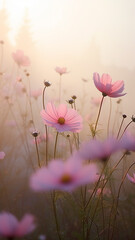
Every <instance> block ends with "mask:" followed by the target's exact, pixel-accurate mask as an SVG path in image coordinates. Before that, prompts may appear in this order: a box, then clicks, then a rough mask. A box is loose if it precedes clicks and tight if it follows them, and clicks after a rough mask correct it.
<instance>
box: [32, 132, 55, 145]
mask: <svg viewBox="0 0 135 240" xmlns="http://www.w3.org/2000/svg"><path fill="white" fill-rule="evenodd" d="M51 138H52V135H51V134H48V140H51ZM36 141H37V144H39V143H42V142H45V141H46V134H42V135H41V134H40V135H39V136H37V138H36ZM32 143H34V144H35V139H33V141H32Z"/></svg>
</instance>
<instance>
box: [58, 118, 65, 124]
mask: <svg viewBox="0 0 135 240" xmlns="http://www.w3.org/2000/svg"><path fill="white" fill-rule="evenodd" d="M58 123H59V124H61V125H63V124H64V123H65V118H63V117H59V119H58Z"/></svg>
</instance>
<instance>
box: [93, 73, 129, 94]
mask: <svg viewBox="0 0 135 240" xmlns="http://www.w3.org/2000/svg"><path fill="white" fill-rule="evenodd" d="M93 80H94V83H95V86H96V88H97V89H98V90H99V91H100V92H102V94H103V96H104V97H105V96H109V97H113V98H115V97H121V96H124V95H125V94H126V93H122V92H123V90H124V82H123V81H116V82H114V83H112V79H111V77H110V75H109V74H105V73H104V74H103V75H102V77H101V78H100V76H99V74H98V73H94V74H93Z"/></svg>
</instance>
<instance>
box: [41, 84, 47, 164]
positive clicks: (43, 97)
mask: <svg viewBox="0 0 135 240" xmlns="http://www.w3.org/2000/svg"><path fill="white" fill-rule="evenodd" d="M45 90H46V86H45V87H44V89H43V95H42V102H43V109H44V110H45ZM45 134H46V142H45V155H46V165H47V163H48V130H47V125H45Z"/></svg>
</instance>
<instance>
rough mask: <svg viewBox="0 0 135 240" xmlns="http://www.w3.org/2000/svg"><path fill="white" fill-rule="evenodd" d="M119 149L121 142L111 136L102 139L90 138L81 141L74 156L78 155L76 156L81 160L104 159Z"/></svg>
mask: <svg viewBox="0 0 135 240" xmlns="http://www.w3.org/2000/svg"><path fill="white" fill-rule="evenodd" d="M120 149H121V144H119V141H118V140H117V139H115V138H113V137H110V138H108V139H106V140H104V141H100V140H97V139H92V140H90V141H89V142H86V143H83V144H82V146H81V147H80V149H79V150H78V151H77V152H76V153H75V156H78V158H80V159H82V160H93V159H101V160H106V159H107V158H108V157H110V156H111V154H113V153H115V152H116V151H118V150H120Z"/></svg>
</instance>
